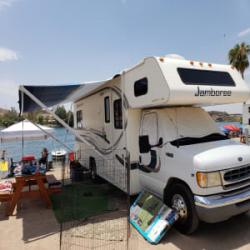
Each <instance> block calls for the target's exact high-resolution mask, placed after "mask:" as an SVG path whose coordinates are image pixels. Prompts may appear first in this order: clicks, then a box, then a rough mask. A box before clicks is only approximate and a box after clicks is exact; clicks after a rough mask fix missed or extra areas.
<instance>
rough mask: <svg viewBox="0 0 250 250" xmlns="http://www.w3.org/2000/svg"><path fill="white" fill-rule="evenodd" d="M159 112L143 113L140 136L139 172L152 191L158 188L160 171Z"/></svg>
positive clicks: (142, 182) (160, 140)
mask: <svg viewBox="0 0 250 250" xmlns="http://www.w3.org/2000/svg"><path fill="white" fill-rule="evenodd" d="M161 143H162V139H160V138H159V128H158V114H157V112H148V113H145V114H143V116H142V120H141V128H140V137H139V149H140V157H139V170H140V171H139V172H140V182H141V184H142V185H143V186H144V188H146V189H150V190H152V191H154V192H155V191H156V190H158V188H157V182H158V181H157V178H156V176H157V174H158V172H159V171H160V157H159V147H160V146H161V145H160V144H161Z"/></svg>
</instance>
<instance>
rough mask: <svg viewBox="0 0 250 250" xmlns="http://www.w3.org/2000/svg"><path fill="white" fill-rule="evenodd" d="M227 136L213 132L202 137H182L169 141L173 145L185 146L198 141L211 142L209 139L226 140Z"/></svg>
mask: <svg viewBox="0 0 250 250" xmlns="http://www.w3.org/2000/svg"><path fill="white" fill-rule="evenodd" d="M227 139H228V137H227V136H225V135H222V134H220V133H213V134H210V135H206V136H203V137H198V138H196V137H183V138H179V139H176V140H174V141H171V142H170V143H171V144H172V145H173V146H176V147H179V146H186V145H192V144H198V143H204V142H211V141H220V140H227Z"/></svg>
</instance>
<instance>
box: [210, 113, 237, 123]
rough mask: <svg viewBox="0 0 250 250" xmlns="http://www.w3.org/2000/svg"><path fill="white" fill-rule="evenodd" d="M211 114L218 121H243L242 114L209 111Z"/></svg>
mask: <svg viewBox="0 0 250 250" xmlns="http://www.w3.org/2000/svg"><path fill="white" fill-rule="evenodd" d="M208 113H209V114H210V116H211V117H212V118H213V119H214V120H215V121H216V122H241V121H242V114H228V113H227V112H220V111H209V112H208Z"/></svg>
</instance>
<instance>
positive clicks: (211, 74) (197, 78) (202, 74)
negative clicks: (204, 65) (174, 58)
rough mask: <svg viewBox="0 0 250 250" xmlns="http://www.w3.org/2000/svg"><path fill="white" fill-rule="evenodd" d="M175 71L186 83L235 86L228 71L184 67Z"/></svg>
mask: <svg viewBox="0 0 250 250" xmlns="http://www.w3.org/2000/svg"><path fill="white" fill-rule="evenodd" d="M177 71H178V73H179V76H180V78H181V80H182V81H183V83H185V84H187V85H210V86H235V82H234V80H233V79H232V77H231V76H230V74H229V73H228V72H222V71H211V70H199V69H186V68H178V69H177Z"/></svg>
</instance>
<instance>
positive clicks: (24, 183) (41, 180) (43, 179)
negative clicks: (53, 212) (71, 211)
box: [6, 173, 61, 215]
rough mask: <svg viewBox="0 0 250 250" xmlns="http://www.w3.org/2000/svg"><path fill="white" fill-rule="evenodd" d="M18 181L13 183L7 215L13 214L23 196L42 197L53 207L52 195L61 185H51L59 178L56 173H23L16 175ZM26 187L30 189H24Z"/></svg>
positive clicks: (48, 206)
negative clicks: (33, 187)
mask: <svg viewBox="0 0 250 250" xmlns="http://www.w3.org/2000/svg"><path fill="white" fill-rule="evenodd" d="M15 180H16V182H15V183H13V192H12V193H11V194H10V195H9V199H8V200H9V207H8V209H7V215H13V212H14V210H15V207H16V205H17V204H18V202H19V200H20V199H21V198H24V197H27V198H33V197H41V198H42V199H43V200H44V202H45V204H46V207H47V208H51V206H52V203H51V200H50V197H49V196H50V195H51V194H52V193H55V192H60V191H61V187H58V186H55V187H54V188H53V187H52V188H51V187H50V184H51V183H53V182H54V183H55V182H56V181H57V180H56V178H55V176H54V175H52V174H51V175H45V174H40V173H36V174H33V175H22V176H16V177H15ZM46 183H48V187H46V185H45V184H46ZM32 186H37V187H38V189H37V190H32V189H31V187H32ZM24 187H28V189H29V190H28V191H23V189H24ZM6 201H7V200H6Z"/></svg>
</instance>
